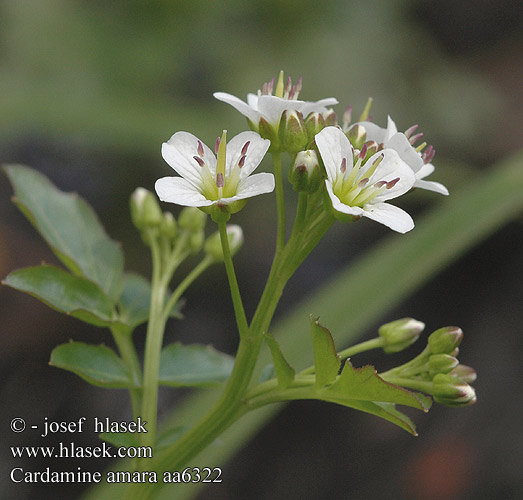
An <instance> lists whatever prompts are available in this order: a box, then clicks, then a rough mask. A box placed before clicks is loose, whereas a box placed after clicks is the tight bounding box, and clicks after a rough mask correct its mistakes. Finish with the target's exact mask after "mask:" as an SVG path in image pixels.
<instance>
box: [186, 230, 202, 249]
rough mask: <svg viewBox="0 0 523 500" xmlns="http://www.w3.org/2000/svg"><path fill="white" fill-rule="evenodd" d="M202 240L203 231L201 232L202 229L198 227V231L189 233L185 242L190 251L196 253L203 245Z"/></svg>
mask: <svg viewBox="0 0 523 500" xmlns="http://www.w3.org/2000/svg"><path fill="white" fill-rule="evenodd" d="M204 240H205V233H204V232H203V229H199V230H198V231H194V232H193V233H191V235H190V236H189V240H188V242H187V246H188V247H189V250H190V252H191V253H198V252H199V251H200V250H201V249H202V247H203V242H204Z"/></svg>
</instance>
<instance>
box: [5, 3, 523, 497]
mask: <svg viewBox="0 0 523 500" xmlns="http://www.w3.org/2000/svg"><path fill="white" fill-rule="evenodd" d="M522 5H523V4H522V3H521V2H518V1H515V0H499V1H496V2H494V1H493V0H490V1H489V0H476V1H474V0H464V1H462V2H459V3H455V2H450V1H449V0H442V1H439V2H430V1H408V0H401V1H396V2H383V1H378V0H355V1H341V0H326V1H323V2H321V3H319V2H316V1H312V0H302V1H301V2H298V1H287V2H284V1H278V0H266V1H258V2H240V1H224V2H219V3H218V2H212V1H209V0H193V1H190V2H189V1H168V0H151V1H139V0H127V1H123V0H120V1H118V0H116V1H111V2H107V1H102V0H88V1H87V0H68V1H67V0H38V1H31V0H1V1H0V124H1V125H0V152H1V155H0V161H2V162H8V163H16V162H19V163H25V164H28V165H31V166H32V167H34V168H36V169H38V170H39V171H41V172H43V173H45V174H46V175H47V176H49V177H50V179H51V180H52V181H53V182H54V183H55V184H56V185H57V186H59V187H60V188H61V189H63V190H65V191H73V190H74V191H77V192H78V193H80V194H81V195H82V196H83V197H85V198H86V199H87V200H88V201H89V202H90V203H91V204H92V205H93V206H94V207H95V209H96V211H97V212H98V213H99V214H100V218H101V220H102V222H103V223H104V224H105V225H106V227H107V229H108V232H109V234H110V235H111V236H112V237H113V238H115V239H117V240H119V241H121V242H122V243H123V247H124V251H125V254H126V262H127V267H128V268H129V269H133V270H136V271H139V272H141V273H143V274H145V275H147V274H148V273H149V264H148V256H147V253H146V252H147V251H146V249H145V247H143V246H142V244H141V242H140V240H139V237H138V236H137V233H136V232H135V230H134V228H133V227H132V225H131V223H130V221H129V217H128V198H129V195H130V193H131V192H132V191H133V190H134V188H135V187H136V186H139V185H141V186H144V187H146V188H148V189H151V190H152V189H153V186H154V181H155V180H156V179H157V178H159V177H162V176H165V175H170V174H171V172H172V171H171V170H170V168H169V167H168V165H167V164H166V163H165V162H164V161H163V160H162V158H161V155H160V145H161V143H162V142H163V141H165V140H167V139H168V138H169V137H170V136H171V135H172V134H173V133H174V132H176V131H178V130H188V131H190V132H192V133H194V134H195V135H197V136H198V137H200V138H201V139H202V140H203V141H205V142H206V143H207V144H212V143H213V142H214V140H215V138H216V136H217V135H219V133H220V132H221V130H222V129H223V128H227V129H228V130H229V132H230V134H231V135H233V134H235V133H237V132H240V131H242V130H244V129H245V128H246V124H245V120H244V118H243V117H242V116H241V115H240V114H239V113H237V112H236V111H235V110H233V109H232V108H230V107H229V106H227V105H225V104H224V103H221V102H218V101H216V100H215V99H213V97H212V93H213V92H214V91H225V92H229V93H232V94H234V95H237V96H239V97H241V98H242V99H243V98H245V96H246V94H247V92H253V91H255V90H256V89H258V88H260V87H261V85H262V83H263V82H265V81H268V80H270V79H271V78H272V77H274V76H277V74H278V72H279V70H280V69H283V70H285V72H286V74H287V75H291V76H293V77H294V78H297V77H299V76H302V77H303V90H302V93H301V95H300V97H302V98H303V99H306V100H316V99H319V98H323V97H330V96H335V97H337V98H338V100H339V101H340V105H339V106H338V107H337V108H336V111H337V112H338V114H339V115H341V113H343V110H344V108H345V106H346V105H347V104H351V105H352V106H353V108H354V110H355V112H354V115H355V116H356V117H357V115H358V114H359V110H361V109H362V107H363V105H364V104H365V101H366V99H367V97H368V96H369V95H370V96H372V97H373V98H374V106H373V109H372V112H371V114H372V117H373V120H374V121H375V122H377V123H379V124H382V125H384V124H385V123H386V117H387V115H388V114H390V115H391V116H392V117H393V118H394V120H395V121H396V123H397V125H398V127H399V128H400V129H403V130H404V129H406V128H407V127H409V126H410V125H412V124H414V123H419V125H420V129H421V130H422V131H423V132H424V133H425V137H426V138H427V140H428V142H429V144H430V143H432V144H433V145H434V147H435V148H436V150H437V154H436V157H435V160H434V163H435V165H436V167H437V170H436V175H434V176H433V179H434V180H438V181H441V182H443V183H444V184H446V185H447V187H448V188H449V190H450V191H451V193H452V191H454V190H455V189H456V188H458V187H459V186H461V185H464V184H466V183H467V182H468V181H470V179H473V178H474V177H476V176H478V175H481V173H482V171H484V170H486V169H488V168H489V166H490V165H492V164H493V163H495V162H496V161H498V160H499V159H501V158H502V157H504V156H506V155H508V154H509V153H511V152H513V151H516V150H517V149H518V148H520V147H521V145H522V140H521V125H522V123H521V112H522V107H523V106H522V99H521V81H522V76H523V64H522V58H521V47H522V41H523V35H522V29H521V28H522V22H521V21H522V14H523V8H522ZM262 168H263V167H262ZM10 195H11V188H10V186H9V185H8V182H7V181H6V178H5V176H2V178H1V180H0V213H1V218H0V242H1V243H0V275H1V276H2V277H4V276H5V275H6V274H7V273H8V272H9V271H10V270H12V269H14V268H16V267H23V266H28V265H35V264H37V263H39V262H40V261H42V260H45V261H48V262H55V258H54V256H53V255H52V254H51V252H50V251H49V250H48V249H47V248H46V247H45V245H44V244H43V243H42V242H41V241H40V239H39V237H38V235H36V233H35V232H34V231H33V230H32V228H31V227H30V225H29V224H28V223H27V222H26V221H25V219H24V218H23V216H22V215H21V214H19V213H18V212H17V210H16V208H15V207H14V206H13V205H12V204H11V203H10V201H9V198H10ZM522 195H523V194H522ZM287 200H288V204H289V212H291V213H292V207H293V202H294V197H293V192H292V190H289V196H288V197H287ZM433 203H444V200H442V199H440V197H438V196H437V195H434V194H432V193H426V192H414V193H413V194H412V195H409V196H407V197H405V199H404V201H403V199H402V206H403V207H404V208H405V209H407V210H408V211H409V212H412V213H414V214H415V215H416V214H420V213H422V212H424V211H425V210H428V209H429V207H430V205H431V204H433ZM164 209H170V210H172V211H173V212H174V213H177V212H178V208H177V207H174V206H171V207H168V206H164ZM272 210H273V209H272V208H270V209H267V203H266V200H264V199H261V198H260V199H253V200H251V201H250V202H249V204H248V205H247V207H246V208H245V209H244V210H243V211H242V212H241V213H239V214H237V216H235V219H234V222H236V223H239V224H242V225H243V227H244V231H245V236H246V243H245V247H244V249H243V250H242V251H241V252H240V254H238V256H237V261H238V274H239V280H240V285H241V287H242V290H243V292H244V294H245V302H246V308H247V310H248V312H252V310H253V309H254V307H255V306H256V302H257V299H258V297H259V294H260V292H261V289H262V286H263V283H264V278H265V276H266V273H267V270H268V266H269V262H270V258H271V256H270V254H269V253H270V252H268V251H267V249H268V248H269V249H270V248H272V247H273V243H274V224H275V219H274V212H273V211H272ZM209 226H210V224H209ZM210 230H211V228H210V227H209V231H210ZM386 234H387V230H386V229H385V228H383V227H378V225H377V224H372V223H371V222H369V221H366V222H365V221H363V222H361V223H360V224H354V225H350V226H347V225H341V224H338V225H336V226H335V227H334V228H333V229H332V230H331V232H330V233H329V235H328V236H327V238H326V240H325V241H324V242H322V244H321V245H320V247H319V248H318V249H317V250H316V251H315V252H314V253H313V255H312V256H311V258H310V259H309V261H308V262H307V263H306V264H305V266H304V269H302V270H301V271H300V272H299V273H298V274H297V276H296V277H295V278H294V279H293V280H292V282H291V283H290V284H289V289H288V293H287V295H286V296H285V298H284V300H283V302H282V305H281V307H280V309H279V311H278V314H281V313H282V312H284V311H285V310H286V308H288V307H289V306H290V305H292V304H293V303H295V302H296V301H298V300H299V299H300V298H302V297H304V296H306V295H307V294H308V293H311V291H312V290H313V289H314V287H315V286H316V285H317V284H318V283H321V282H323V281H324V280H326V279H328V278H329V277H330V276H332V275H333V274H334V273H335V272H336V270H337V269H339V268H340V267H341V266H343V265H346V264H347V263H348V262H350V260H351V259H353V258H354V257H355V256H357V255H360V254H362V253H363V252H364V251H365V248H368V247H369V246H370V245H372V244H373V243H375V242H376V241H378V240H379V239H381V238H382V237H383V236H384V235H386ZM522 247H523V236H522V231H521V224H520V223H513V224H512V225H511V226H509V227H507V228H504V229H503V230H502V231H500V232H498V233H497V234H496V235H495V237H493V238H491V239H490V240H489V241H487V242H486V243H485V244H483V245H482V246H481V247H478V248H477V249H475V250H474V251H473V252H471V253H470V254H469V255H468V256H467V257H466V258H463V259H461V260H460V261H458V262H457V263H456V264H455V265H453V266H452V267H451V268H449V269H448V270H446V271H445V272H443V273H442V274H440V275H439V276H438V277H437V279H435V280H434V282H432V283H431V284H429V285H426V286H425V287H424V288H423V289H422V290H421V291H420V293H418V294H417V295H416V296H415V297H413V298H412V299H411V300H410V301H409V302H408V304H406V305H404V306H402V307H401V308H400V309H399V310H397V311H395V312H394V314H390V315H388V316H387V317H384V318H376V326H377V325H379V324H380V323H383V322H385V321H389V320H391V319H395V318H398V317H401V316H406V315H410V316H414V317H416V318H417V319H420V320H422V321H425V322H426V323H427V328H428V331H429V332H430V331H432V330H431V329H435V328H437V327H439V326H442V325H443V324H458V325H460V326H461V327H462V328H463V329H464V331H465V334H466V338H465V343H464V345H463V351H462V352H463V354H462V361H463V362H464V363H466V364H469V365H472V366H474V367H476V368H477V369H478V371H479V376H480V378H479V380H478V382H477V384H476V387H477V390H478V397H479V402H478V404H477V405H476V406H474V407H471V408H466V409H463V410H451V409H445V408H434V409H433V410H432V411H431V413H430V414H429V415H428V416H421V417H420V416H416V417H417V420H416V421H417V423H418V428H419V431H420V434H421V437H419V438H417V439H413V438H411V437H410V436H408V435H407V434H405V433H403V431H401V430H399V429H395V428H393V427H392V426H391V425H390V424H387V423H382V422H380V421H378V420H376V419H374V417H370V416H365V415H360V414H357V413H356V412H353V411H351V410H348V409H345V408H337V407H334V406H331V405H327V404H320V403H316V402H298V403H293V404H292V405H290V406H288V407H287V408H286V409H285V410H284V412H282V414H280V416H279V417H278V418H277V419H276V420H275V421H273V422H272V423H271V424H269V426H268V427H267V428H266V429H264V430H263V431H262V434H261V435H260V436H259V437H258V438H256V439H255V441H254V442H253V443H250V444H247V443H246V446H245V448H244V450H243V452H242V453H241V454H240V455H238V456H237V458H235V459H234V460H233V462H232V463H229V464H208V465H209V466H221V467H222V468H223V470H224V483H222V485H220V486H219V487H215V486H214V485H213V486H212V488H213V489H212V490H207V491H206V492H203V493H201V496H200V498H202V499H204V498H213V499H216V500H219V499H230V500H234V499H243V498H250V499H253V500H258V499H259V500H262V499H274V498H288V499H298V498H299V499H314V500H316V499H317V500H321V499H326V498H332V499H338V498H339V499H342V498H351V500H355V499H362V500H363V499H367V498H374V499H391V498H393V499H398V500H399V499H422V500H431V499H436V498H437V499H449V500H453V499H456V500H459V499H465V500H466V499H478V498H484V499H490V498H508V499H511V498H517V497H519V495H520V494H521V493H522V492H523V479H522V477H521V461H522V459H523V457H522V451H521V450H523V441H522V440H523V435H522V433H521V426H520V415H521V411H522V410H523V397H522V391H521V388H520V387H519V384H517V383H516V382H511V381H517V380H518V379H520V378H521V376H522V375H523V373H522V370H521V362H520V357H519V356H520V355H519V354H516V353H518V352H521V336H520V334H521V333H522V327H521V325H522V323H523V313H522V308H521V297H522V296H523V294H522V292H523V290H522V280H521V276H522V275H523V260H522V259H521V249H522ZM187 269H188V268H187ZM224 285H225V274H224V272H223V270H222V269H218V268H217V269H213V270H211V271H210V272H209V273H208V274H207V276H206V277H205V278H204V279H202V280H200V281H199V282H198V283H197V284H196V285H195V286H194V287H193V288H191V290H189V291H188V293H187V294H186V299H187V306H186V310H185V315H186V319H185V320H184V321H183V322H176V323H172V324H170V326H169V328H168V332H167V341H173V340H174V339H182V340H183V341H185V342H203V343H213V344H214V345H215V346H216V347H217V348H219V349H221V350H224V351H227V352H229V353H233V352H234V350H235V346H236V339H235V336H234V335H233V334H231V333H230V332H233V331H234V324H233V320H232V314H231V304H230V301H229V298H228V291H227V288H226V287H225V286H224ZM0 295H1V302H0V315H1V317H0V325H1V333H2V335H1V336H0V359H1V367H0V370H1V371H0V373H1V388H0V405H1V407H2V408H4V410H3V411H2V414H3V415H2V417H1V422H2V424H1V427H0V435H1V441H2V443H3V444H4V448H3V450H2V455H1V458H0V463H1V464H2V468H4V467H5V469H6V471H9V470H10V469H11V468H12V467H14V466H17V465H14V464H19V463H21V460H20V459H18V460H16V461H14V460H13V459H12V457H11V455H10V452H9V450H8V448H7V447H8V446H9V445H15V444H17V445H24V444H26V445H37V444H40V443H38V442H37V441H36V440H35V439H34V436H31V435H29V434H28V433H25V434H23V435H17V436H14V435H12V434H11V432H10V431H9V430H8V426H9V421H10V420H11V418H13V417H15V416H29V415H32V416H33V417H32V418H35V419H43V417H44V416H48V417H49V418H50V419H51V418H53V419H58V420H75V419H78V418H79V416H81V415H86V416H89V415H92V416H95V415H96V416H105V415H108V416H112V417H114V418H117V419H121V420H124V419H126V418H129V409H128V403H127V397H126V394H125V393H123V391H103V390H102V389H96V388H92V387H88V386H87V385H86V384H84V383H83V382H81V381H80V380H79V379H77V378H76V377H75V376H74V375H72V374H69V373H65V372H60V371H59V370H57V369H55V368H51V367H49V366H47V361H48V357H49V353H50V351H51V350H52V348H53V347H54V346H55V345H56V344H58V343H61V342H65V341H67V340H68V339H70V338H74V339H75V340H84V341H88V342H93V343H99V342H102V341H103V342H105V343H107V344H111V338H110V335H109V334H108V333H107V332H105V331H104V330H102V329H96V328H94V327H87V326H85V325H83V324H81V323H79V322H76V321H74V320H72V319H70V318H64V317H61V316H59V315H58V314H57V313H54V312H53V311H50V310H49V309H47V308H46V307H45V306H43V305H42V304H40V303H38V302H37V301H36V300H33V299H31V298H30V297H26V296H23V295H21V294H18V293H16V292H14V291H12V290H8V289H6V288H5V287H3V288H2V289H0ZM314 313H315V314H321V311H314ZM327 326H328V325H327ZM143 333H144V331H143V329H139V330H138V331H137V332H136V334H135V335H136V339H137V344H138V346H139V347H140V348H142V347H143ZM361 334H362V336H363V335H370V332H361ZM409 355H410V354H409ZM460 359H461V358H460ZM364 361H368V362H373V363H376V365H377V366H378V368H381V367H386V366H387V363H388V362H389V361H388V360H387V359H385V358H384V357H381V358H380V356H372V357H369V358H368V359H365V358H362V362H364ZM180 396H183V394H178V393H175V392H174V391H164V392H162V401H161V408H160V413H161V415H165V414H166V412H167V410H168V409H169V408H170V407H172V406H173V405H175V404H176V403H177V402H178V401H179V398H180ZM6 409H7V411H6ZM76 437H78V439H76ZM57 440H59V438H57ZM75 442H77V444H79V445H80V444H84V445H94V444H96V437H95V436H94V435H92V434H90V433H85V434H82V435H78V436H75ZM41 444H46V445H49V444H52V442H51V441H50V440H49V439H47V440H45V442H42V443H41ZM509 456H510V457H513V458H510V459H509V460H507V457H509ZM24 465H25V466H26V467H27V468H31V469H33V470H38V469H41V468H45V467H46V466H47V465H49V464H46V463H45V462H44V461H42V462H39V461H37V460H36V459H31V460H26V463H25V464H24ZM73 465H74V466H82V468H88V467H92V468H95V469H100V468H101V467H102V465H101V462H100V461H98V462H96V461H92V462H91V463H90V464H86V461H85V460H83V461H81V460H80V461H78V463H74V464H72V463H71V461H69V462H68V463H62V464H59V463H58V464H57V465H56V467H55V463H54V462H53V467H55V468H56V469H60V468H63V469H64V470H71V467H72V466H73ZM103 465H106V464H103ZM81 489H82V485H61V486H46V485H43V486H42V485H37V486H32V485H13V484H12V483H11V482H10V481H9V479H8V474H6V473H2V476H1V478H0V490H1V492H0V495H1V498H5V499H10V500H11V499H13V498H16V499H17V500H24V499H35V500H36V499H38V500H43V499H47V498H49V499H50V498H56V497H57V495H59V496H60V498H77V497H78V495H79V494H80V492H81Z"/></svg>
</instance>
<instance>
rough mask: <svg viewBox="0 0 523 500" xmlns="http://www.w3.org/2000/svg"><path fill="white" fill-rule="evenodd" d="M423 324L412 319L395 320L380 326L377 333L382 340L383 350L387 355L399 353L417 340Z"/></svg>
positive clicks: (423, 326)
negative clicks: (383, 342)
mask: <svg viewBox="0 0 523 500" xmlns="http://www.w3.org/2000/svg"><path fill="white" fill-rule="evenodd" d="M424 328H425V323H422V322H421V321H416V320H415V319H412V318H403V319H397V320H396V321H391V322H390V323H386V324H385V325H382V326H380V328H379V330H378V333H379V336H380V337H381V338H382V339H384V341H385V344H384V345H383V350H384V351H385V352H386V353H387V354H391V353H393V352H399V351H402V350H403V349H406V348H407V347H408V346H409V345H411V344H413V343H414V342H416V340H418V337H419V336H420V333H421V332H422V331H423V329H424Z"/></svg>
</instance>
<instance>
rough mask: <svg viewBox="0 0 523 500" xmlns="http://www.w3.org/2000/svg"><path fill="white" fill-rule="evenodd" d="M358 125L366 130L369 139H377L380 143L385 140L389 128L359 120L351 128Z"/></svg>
mask: <svg viewBox="0 0 523 500" xmlns="http://www.w3.org/2000/svg"><path fill="white" fill-rule="evenodd" d="M356 125H361V126H362V127H363V128H364V129H365V130H366V132H367V137H366V140H367V141H376V142H377V143H378V144H382V143H383V142H385V137H386V135H387V129H384V128H382V127H380V126H378V125H376V124H375V123H372V122H358V123H355V124H354V125H353V126H352V127H351V128H353V127H355V126H356ZM349 130H350V129H349Z"/></svg>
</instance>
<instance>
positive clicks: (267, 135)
mask: <svg viewBox="0 0 523 500" xmlns="http://www.w3.org/2000/svg"><path fill="white" fill-rule="evenodd" d="M277 126H278V125H277V124H276V128H275V127H274V126H273V125H271V124H270V123H269V122H268V121H267V120H266V119H265V118H263V117H261V118H260V121H259V123H258V133H259V134H260V136H261V137H262V138H263V139H269V141H271V146H270V148H269V151H279V150H280V140H279V137H278V129H277Z"/></svg>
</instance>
